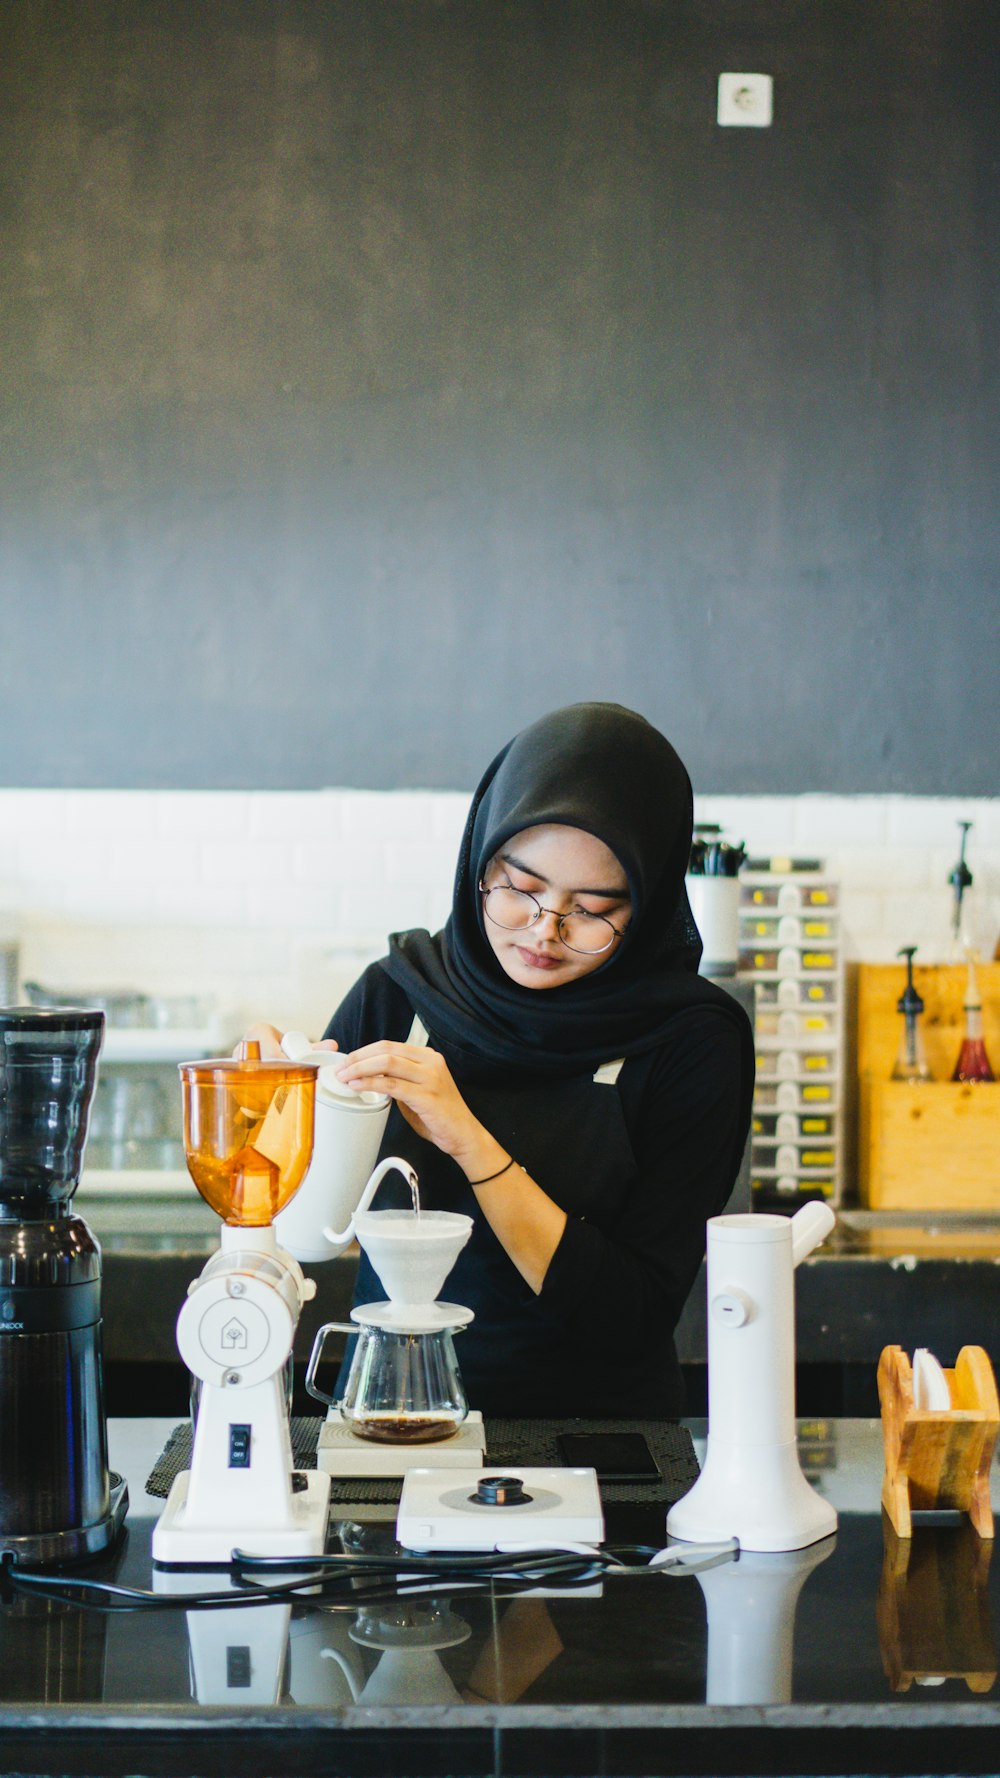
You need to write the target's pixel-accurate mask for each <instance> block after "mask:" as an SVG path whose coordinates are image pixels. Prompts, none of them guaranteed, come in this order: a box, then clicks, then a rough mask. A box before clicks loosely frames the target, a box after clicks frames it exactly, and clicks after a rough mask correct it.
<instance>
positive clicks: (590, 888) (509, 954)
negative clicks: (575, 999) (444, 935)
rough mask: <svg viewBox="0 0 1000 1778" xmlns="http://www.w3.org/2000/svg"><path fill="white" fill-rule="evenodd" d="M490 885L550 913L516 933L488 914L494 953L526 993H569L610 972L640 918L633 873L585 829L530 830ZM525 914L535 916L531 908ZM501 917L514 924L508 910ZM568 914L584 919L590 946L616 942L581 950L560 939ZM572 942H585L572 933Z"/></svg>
mask: <svg viewBox="0 0 1000 1778" xmlns="http://www.w3.org/2000/svg"><path fill="white" fill-rule="evenodd" d="M482 886H483V890H484V891H486V890H490V889H501V888H506V889H519V890H522V891H524V892H526V893H527V894H529V895H533V896H535V897H536V899H537V900H538V901H539V902H540V903H541V904H542V906H543V908H544V910H545V911H544V912H543V913H542V914H541V915H539V917H538V919H537V920H535V921H534V922H533V924H531V925H529V926H520V927H517V928H513V929H512V928H511V927H510V926H502V925H497V924H496V923H495V921H494V920H493V919H491V918H490V916H489V913H488V912H487V911H486V907H484V910H483V911H484V918H483V926H484V928H485V932H486V938H487V941H488V943H489V946H490V949H491V950H492V952H493V954H494V956H495V957H496V959H497V962H498V963H499V965H500V967H501V969H502V970H503V971H504V974H505V975H509V976H510V979H511V981H513V982H517V983H518V984H519V985H520V986H521V987H522V988H561V987H563V986H564V985H565V983H566V982H575V981H578V980H579V978H580V977H581V976H584V975H592V974H593V973H594V971H595V970H596V969H603V968H604V965H605V964H606V963H607V962H608V961H609V960H610V959H611V958H612V957H613V956H614V954H615V952H616V951H617V950H618V948H619V946H620V944H621V941H622V935H623V933H624V931H625V928H626V926H627V925H628V922H629V919H630V917H631V913H632V903H631V900H630V898H629V892H628V884H627V882H626V879H625V872H624V871H623V869H622V867H621V865H620V864H619V862H618V860H617V858H616V857H615V855H614V853H613V852H612V851H611V849H610V847H608V846H606V845H605V844H604V841H603V840H599V839H597V838H595V836H594V835H593V834H591V833H585V832H584V831H583V829H582V828H579V827H561V826H555V825H550V826H545V827H526V828H524V829H523V831H522V832H521V833H516V834H514V836H513V837H512V838H511V839H509V840H506V841H505V842H504V844H503V846H502V847H501V849H500V851H499V852H497V853H496V855H495V856H494V857H493V858H492V859H491V860H490V863H489V864H488V865H487V867H486V870H485V871H484V873H483V884H482ZM487 905H488V904H487ZM523 907H524V909H525V910H526V911H527V912H529V913H530V912H532V911H533V910H532V908H531V904H530V903H524V904H523ZM501 911H502V912H503V913H504V915H505V917H507V918H510V915H509V914H508V912H507V909H506V908H502V910H501ZM563 915H577V916H580V915H582V916H583V919H582V921H581V920H578V921H577V922H575V923H574V924H575V925H578V926H579V927H580V929H581V933H582V937H583V941H584V942H585V943H597V944H604V943H605V940H606V939H610V940H611V943H610V944H609V945H608V947H607V949H606V950H595V951H591V952H587V951H578V950H573V949H572V948H571V945H567V944H566V942H565V939H564V938H562V937H561V936H560V932H559V920H560V917H561V916H563ZM593 915H600V916H602V918H603V919H605V920H607V921H608V922H609V925H608V926H607V927H603V926H597V925H596V923H594V922H593V921H592V920H591V919H590V918H589V917H590V916H593ZM514 917H517V916H516V915H515V916H514ZM563 930H564V931H565V930H566V928H565V927H564V929H563ZM569 935H570V938H571V944H575V943H577V934H576V932H575V931H574V929H573V928H572V927H571V928H570V934H569Z"/></svg>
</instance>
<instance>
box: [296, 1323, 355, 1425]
mask: <svg viewBox="0 0 1000 1778" xmlns="http://www.w3.org/2000/svg"><path fill="white" fill-rule="evenodd" d="M357 1332H358V1328H357V1325H356V1323H355V1322H353V1321H326V1322H324V1323H323V1326H322V1327H321V1328H320V1329H319V1332H318V1333H317V1335H316V1338H315V1339H314V1341H313V1349H312V1351H311V1352H310V1354H309V1365H308V1368H307V1370H306V1390H307V1392H308V1394H310V1395H311V1396H312V1398H313V1400H314V1401H321V1402H322V1403H323V1405H324V1407H328V1408H335V1407H337V1406H338V1405H339V1404H338V1402H337V1399H336V1397H335V1396H333V1395H327V1394H326V1393H325V1391H324V1390H322V1389H321V1388H320V1387H319V1385H318V1383H317V1382H316V1372H317V1371H318V1370H319V1365H320V1359H321V1358H322V1356H323V1347H324V1344H325V1343H326V1336H327V1334H332V1333H346V1334H356V1333H357Z"/></svg>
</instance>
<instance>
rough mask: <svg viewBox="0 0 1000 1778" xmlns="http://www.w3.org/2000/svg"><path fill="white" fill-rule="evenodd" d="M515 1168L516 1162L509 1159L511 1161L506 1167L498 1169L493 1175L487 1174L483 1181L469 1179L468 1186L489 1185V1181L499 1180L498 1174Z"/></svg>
mask: <svg viewBox="0 0 1000 1778" xmlns="http://www.w3.org/2000/svg"><path fill="white" fill-rule="evenodd" d="M516 1166H517V1162H516V1161H515V1160H514V1159H513V1157H511V1159H510V1160H509V1161H508V1162H507V1165H506V1166H504V1167H499V1168H498V1169H497V1171H496V1172H495V1173H487V1175H486V1178H485V1179H470V1180H469V1184H470V1185H489V1183H490V1180H491V1179H499V1177H500V1174H501V1173H506V1171H507V1168H508V1167H516Z"/></svg>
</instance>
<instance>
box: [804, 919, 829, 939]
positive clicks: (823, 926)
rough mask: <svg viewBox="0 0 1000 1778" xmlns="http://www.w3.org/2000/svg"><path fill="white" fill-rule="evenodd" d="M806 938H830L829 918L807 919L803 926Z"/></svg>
mask: <svg viewBox="0 0 1000 1778" xmlns="http://www.w3.org/2000/svg"><path fill="white" fill-rule="evenodd" d="M802 935H803V937H804V938H829V937H830V922H829V920H807V921H806V922H805V924H804V926H803V928H802Z"/></svg>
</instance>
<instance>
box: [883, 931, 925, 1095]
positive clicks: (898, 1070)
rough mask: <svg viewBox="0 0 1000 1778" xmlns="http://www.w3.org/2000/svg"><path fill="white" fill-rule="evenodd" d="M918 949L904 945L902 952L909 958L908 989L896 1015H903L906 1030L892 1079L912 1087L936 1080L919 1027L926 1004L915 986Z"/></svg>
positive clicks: (902, 954)
mask: <svg viewBox="0 0 1000 1778" xmlns="http://www.w3.org/2000/svg"><path fill="white" fill-rule="evenodd" d="M916 949H917V947H916V945H904V946H903V948H902V950H901V951H900V952H899V956H900V957H905V958H906V987H905V988H904V989H903V992H902V994H901V995H900V997H899V999H898V1000H897V1002H896V1011H897V1012H898V1013H901V1014H902V1018H903V1030H902V1034H901V1036H900V1040H899V1050H898V1053H897V1055H896V1064H895V1067H894V1068H893V1071H892V1075H891V1079H892V1080H906V1081H910V1082H911V1083H916V1082H920V1081H924V1080H930V1079H931V1078H932V1076H931V1071H930V1067H929V1065H928V1061H927V1054H926V1051H925V1049H924V1034H923V1032H922V1030H921V1028H920V1023H919V1021H920V1016H921V1014H922V1012H923V1010H924V1003H923V1000H922V999H921V997H920V995H919V994H918V992H917V990H916V987H915V986H914V982H913V958H914V956H915V954H916Z"/></svg>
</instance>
